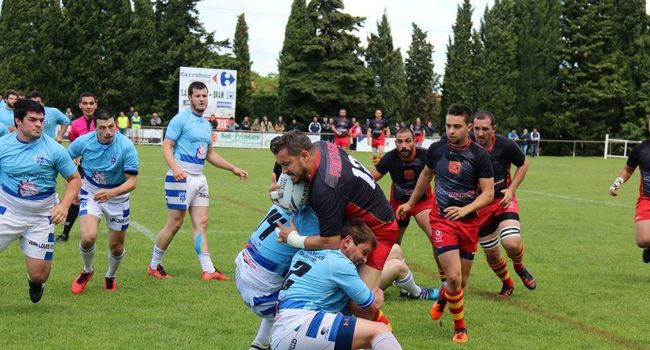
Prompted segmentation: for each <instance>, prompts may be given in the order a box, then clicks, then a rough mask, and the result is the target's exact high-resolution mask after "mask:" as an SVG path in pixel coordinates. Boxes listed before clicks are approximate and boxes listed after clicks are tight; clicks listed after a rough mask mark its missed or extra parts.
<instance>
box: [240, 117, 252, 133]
mask: <svg viewBox="0 0 650 350" xmlns="http://www.w3.org/2000/svg"><path fill="white" fill-rule="evenodd" d="M240 129H241V130H246V131H248V130H250V129H251V121H250V119H248V116H244V120H242V121H241V125H240Z"/></svg>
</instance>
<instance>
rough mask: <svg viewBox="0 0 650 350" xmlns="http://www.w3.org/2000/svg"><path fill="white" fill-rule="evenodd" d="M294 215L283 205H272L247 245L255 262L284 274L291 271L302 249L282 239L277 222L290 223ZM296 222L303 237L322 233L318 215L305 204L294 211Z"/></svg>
mask: <svg viewBox="0 0 650 350" xmlns="http://www.w3.org/2000/svg"><path fill="white" fill-rule="evenodd" d="M290 218H291V215H289V214H287V213H286V212H285V211H284V210H282V209H281V208H280V207H279V206H277V205H273V206H271V209H269V211H268V212H267V213H266V216H265V217H264V219H262V222H261V223H260V225H259V226H258V227H257V230H255V232H254V233H253V234H252V235H251V237H250V240H249V241H248V244H246V248H247V249H248V253H249V254H250V256H251V258H253V260H255V262H257V263H258V264H259V265H261V266H262V267H264V268H265V269H266V270H268V271H270V272H274V273H276V274H278V275H280V276H282V277H284V276H285V275H286V274H287V272H288V270H289V264H290V263H291V259H292V258H293V256H294V255H295V254H296V252H297V251H298V250H299V249H298V248H294V247H292V246H290V245H288V244H286V243H281V242H278V241H277V238H278V234H277V233H276V232H275V229H276V228H277V227H278V225H277V224H276V222H278V221H280V222H281V223H283V224H287V223H288V222H289V219H290ZM293 222H294V224H295V225H296V230H297V231H298V232H299V233H300V235H302V236H315V235H318V234H319V232H320V228H319V226H318V218H317V217H316V214H315V213H314V211H313V210H311V208H309V207H304V208H303V209H301V210H300V211H299V212H298V213H296V214H294V215H293Z"/></svg>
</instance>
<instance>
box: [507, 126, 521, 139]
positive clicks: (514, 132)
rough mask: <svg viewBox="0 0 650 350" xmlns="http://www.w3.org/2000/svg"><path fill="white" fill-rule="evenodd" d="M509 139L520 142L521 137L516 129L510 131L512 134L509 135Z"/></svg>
mask: <svg viewBox="0 0 650 350" xmlns="http://www.w3.org/2000/svg"><path fill="white" fill-rule="evenodd" d="M508 138H509V139H510V140H512V141H515V142H517V141H519V135H518V134H517V130H515V129H512V130H510V132H509V133H508Z"/></svg>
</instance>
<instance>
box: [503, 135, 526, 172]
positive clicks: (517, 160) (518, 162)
mask: <svg viewBox="0 0 650 350" xmlns="http://www.w3.org/2000/svg"><path fill="white" fill-rule="evenodd" d="M506 140H507V145H508V160H510V163H512V164H514V165H515V166H516V167H517V168H519V167H520V166H522V165H524V162H526V155H525V154H524V152H522V151H521V148H519V146H518V145H517V144H516V143H515V142H514V141H512V140H508V139H506Z"/></svg>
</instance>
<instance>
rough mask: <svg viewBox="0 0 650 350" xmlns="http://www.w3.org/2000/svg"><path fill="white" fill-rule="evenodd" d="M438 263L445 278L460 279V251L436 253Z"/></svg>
mask: <svg viewBox="0 0 650 350" xmlns="http://www.w3.org/2000/svg"><path fill="white" fill-rule="evenodd" d="M438 261H440V266H442V268H443V270H445V274H446V275H447V278H456V279H458V280H460V278H461V263H460V250H458V249H451V250H447V251H445V252H441V251H438Z"/></svg>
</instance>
